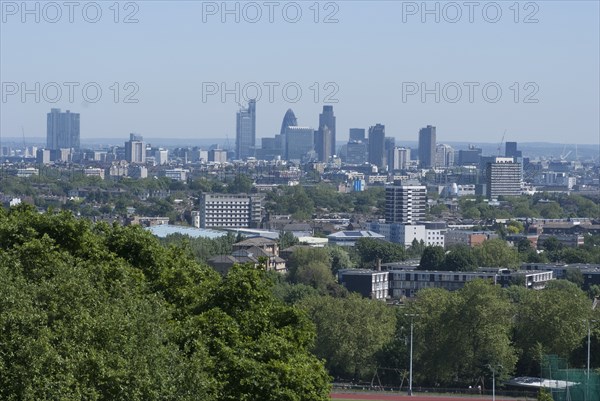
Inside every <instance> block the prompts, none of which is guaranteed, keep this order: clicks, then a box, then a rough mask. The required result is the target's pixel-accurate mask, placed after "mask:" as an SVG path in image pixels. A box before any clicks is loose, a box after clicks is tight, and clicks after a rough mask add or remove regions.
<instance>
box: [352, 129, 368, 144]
mask: <svg viewBox="0 0 600 401" xmlns="http://www.w3.org/2000/svg"><path fill="white" fill-rule="evenodd" d="M351 141H361V142H364V141H365V129H364V128H350V138H349V139H348V142H351Z"/></svg>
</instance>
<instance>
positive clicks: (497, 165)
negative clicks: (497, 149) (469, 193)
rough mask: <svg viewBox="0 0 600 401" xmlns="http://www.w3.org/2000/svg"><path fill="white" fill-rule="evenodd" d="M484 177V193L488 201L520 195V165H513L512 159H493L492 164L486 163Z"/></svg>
mask: <svg viewBox="0 0 600 401" xmlns="http://www.w3.org/2000/svg"><path fill="white" fill-rule="evenodd" d="M486 176H487V177H486V192H487V197H488V198H489V199H496V198H498V196H518V195H520V194H521V184H522V181H523V173H522V169H521V163H515V162H514V161H513V158H512V157H495V158H494V159H493V161H492V162H490V163H487V168H486Z"/></svg>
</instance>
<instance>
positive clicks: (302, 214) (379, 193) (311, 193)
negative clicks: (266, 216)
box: [266, 183, 385, 220]
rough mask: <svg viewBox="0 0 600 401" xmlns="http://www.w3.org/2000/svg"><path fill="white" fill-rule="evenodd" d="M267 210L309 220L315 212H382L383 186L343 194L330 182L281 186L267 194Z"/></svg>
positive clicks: (383, 201)
mask: <svg viewBox="0 0 600 401" xmlns="http://www.w3.org/2000/svg"><path fill="white" fill-rule="evenodd" d="M266 200H267V210H268V211H270V212H272V213H275V214H291V215H293V217H294V218H295V219H299V220H307V219H310V218H311V217H312V215H313V214H314V213H316V212H332V213H349V212H354V213H373V212H375V213H379V212H380V211H382V210H383V208H384V206H385V195H384V189H383V187H370V188H369V189H367V190H366V191H363V192H351V193H349V194H346V193H340V192H338V191H337V189H336V188H335V187H334V186H333V185H330V184H325V183H319V184H316V185H314V186H300V185H296V186H293V187H280V188H279V189H277V190H276V191H274V192H268V193H267V199H266Z"/></svg>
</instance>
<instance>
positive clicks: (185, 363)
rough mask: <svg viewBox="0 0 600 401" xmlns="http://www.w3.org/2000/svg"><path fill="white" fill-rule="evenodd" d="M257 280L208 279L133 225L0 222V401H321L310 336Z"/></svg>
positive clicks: (246, 272)
mask: <svg viewBox="0 0 600 401" xmlns="http://www.w3.org/2000/svg"><path fill="white" fill-rule="evenodd" d="M271 277H272V276H270V275H269V274H268V273H267V272H266V271H264V270H262V269H255V268H254V267H250V266H237V267H234V268H233V269H232V270H231V272H230V273H229V274H228V275H227V277H225V278H221V277H220V276H219V275H218V274H217V273H216V272H214V271H213V270H212V269H210V268H209V267H207V266H205V265H201V264H198V263H197V262H196V261H195V260H194V259H193V257H192V255H191V253H190V252H189V250H188V249H186V248H184V247H177V246H171V247H164V246H162V245H161V244H160V243H159V242H158V240H157V239H156V238H154V237H153V236H152V235H151V234H150V233H149V232H148V231H146V230H144V229H142V228H140V227H120V226H118V225H114V226H110V225H108V224H96V225H92V224H90V223H88V222H86V221H84V220H77V219H75V218H73V217H72V216H71V215H70V214H68V213H61V214H57V215H40V214H38V213H37V211H35V210H33V209H31V208H28V207H26V206H24V207H19V208H14V209H12V210H11V211H10V212H9V213H5V212H3V211H2V210H0V287H1V288H2V294H3V296H2V297H0V343H1V344H2V350H1V351H0V399H6V400H17V399H18V400H51V399H52V400H54V399H69V400H70V399H94V400H105V399H106V400H107V399H127V400H190V401H191V400H198V399H202V400H207V401H229V400H248V401H249V400H256V399H261V400H269V401H275V400H294V401H300V400H312V401H325V400H327V399H328V397H329V380H330V378H329V376H328V375H327V373H326V371H325V369H324V366H323V364H322V362H321V361H319V360H318V359H317V358H316V357H314V356H313V355H312V354H311V353H310V349H311V348H312V346H313V342H314V338H315V331H314V326H313V325H312V323H311V322H310V321H309V320H308V318H307V317H306V315H305V314H304V313H303V312H302V311H300V310H299V309H297V308H294V307H290V306H288V305H286V304H284V303H283V302H281V301H279V300H278V299H277V298H275V296H274V295H273V288H272V287H273V282H272V280H271Z"/></svg>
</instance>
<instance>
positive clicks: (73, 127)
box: [46, 109, 80, 150]
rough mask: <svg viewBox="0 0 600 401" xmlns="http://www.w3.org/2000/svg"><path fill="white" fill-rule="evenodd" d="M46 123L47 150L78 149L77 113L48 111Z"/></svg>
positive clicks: (56, 110) (58, 110) (57, 110)
mask: <svg viewBox="0 0 600 401" xmlns="http://www.w3.org/2000/svg"><path fill="white" fill-rule="evenodd" d="M46 123H47V125H46V148H47V149H50V150H59V149H65V148H69V149H70V148H73V149H79V146H80V130H79V128H80V127H79V113H71V112H70V111H69V110H67V111H66V112H64V113H61V111H60V109H50V113H48V114H47V118H46Z"/></svg>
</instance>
